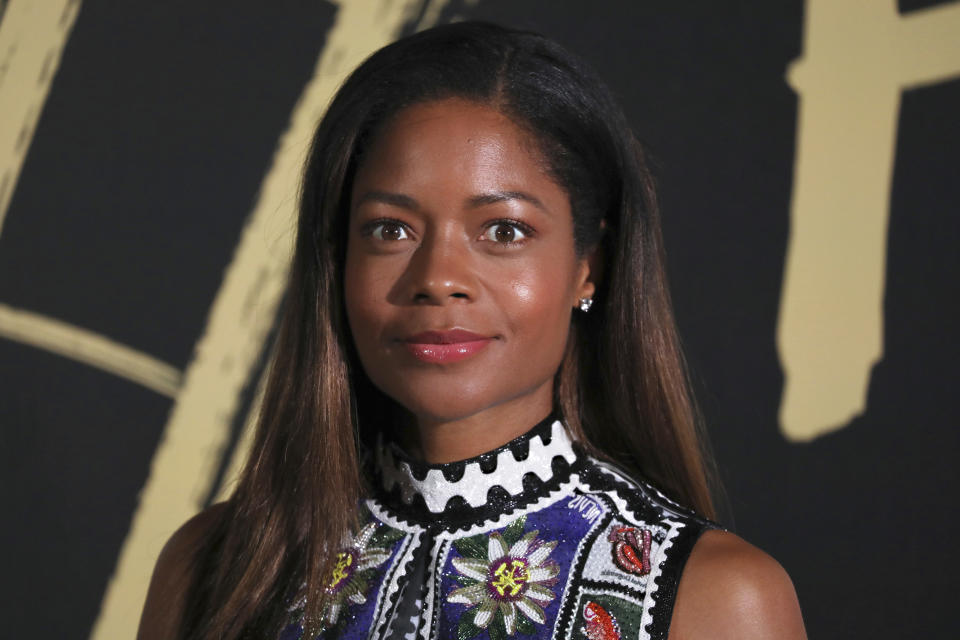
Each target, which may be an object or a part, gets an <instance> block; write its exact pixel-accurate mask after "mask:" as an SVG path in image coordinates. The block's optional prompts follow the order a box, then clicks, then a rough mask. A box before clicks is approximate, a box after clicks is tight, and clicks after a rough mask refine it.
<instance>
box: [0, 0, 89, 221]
mask: <svg viewBox="0 0 960 640" xmlns="http://www.w3.org/2000/svg"><path fill="white" fill-rule="evenodd" d="M79 10H80V0H44V1H43V2H36V1H34V0H10V2H8V3H7V7H6V9H5V10H4V12H3V20H2V22H0V114H3V116H2V117H0V233H2V232H3V221H4V219H5V218H6V215H7V208H8V207H9V206H10V199H11V198H12V197H13V190H14V187H16V184H17V179H18V178H19V177H20V169H21V168H22V167H23V160H24V158H26V156H27V149H29V148H30V142H31V141H32V140H33V132H34V130H35V129H36V126H37V120H39V119H40V113H41V112H42V111H43V105H44V103H45V102H46V100H47V94H49V93H50V85H51V84H52V83H53V77H54V76H55V75H56V73H57V68H58V67H59V66H60V57H61V55H62V53H63V47H64V45H65V44H66V42H67V38H69V37H70V31H71V30H72V29H73V25H74V23H75V22H76V19H77V13H78V12H79Z"/></svg>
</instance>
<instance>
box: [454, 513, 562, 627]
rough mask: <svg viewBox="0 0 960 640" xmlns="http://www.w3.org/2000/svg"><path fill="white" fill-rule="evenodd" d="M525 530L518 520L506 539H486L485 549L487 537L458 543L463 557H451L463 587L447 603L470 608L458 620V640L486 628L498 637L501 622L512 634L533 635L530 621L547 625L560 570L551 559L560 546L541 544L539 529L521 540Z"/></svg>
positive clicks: (499, 537) (554, 543)
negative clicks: (551, 588) (551, 554)
mask: <svg viewBox="0 0 960 640" xmlns="http://www.w3.org/2000/svg"><path fill="white" fill-rule="evenodd" d="M522 532H523V519H520V520H517V521H515V522H513V523H511V525H510V526H509V527H507V529H506V530H505V531H504V534H503V535H501V534H500V533H499V532H494V533H491V534H490V535H489V536H487V537H486V545H484V544H483V538H484V536H474V537H473V538H468V539H466V540H462V541H459V544H457V550H458V551H460V554H461V557H457V558H453V566H454V568H455V569H456V570H457V572H459V574H460V575H461V576H462V577H461V578H460V582H461V584H462V585H463V586H461V587H460V588H458V589H454V590H453V591H451V592H450V595H449V596H447V600H448V601H449V602H452V603H456V604H465V605H467V606H468V607H469V608H468V609H467V611H465V612H464V613H463V615H462V616H461V618H460V628H459V630H458V636H459V637H461V638H470V637H473V636H474V635H476V634H478V633H479V632H480V630H482V629H488V628H489V629H490V635H491V637H494V636H495V635H500V634H499V633H497V632H496V631H494V629H497V630H498V631H499V629H500V625H501V624H502V625H503V627H502V629H503V631H505V632H506V634H507V635H509V636H512V635H513V634H514V633H515V632H516V631H517V630H520V631H521V632H522V633H532V632H533V631H534V629H533V628H532V624H531V622H532V623H536V624H543V623H544V622H546V616H545V614H544V611H543V609H544V607H546V606H547V605H548V604H549V603H550V601H552V600H553V599H554V598H555V597H556V596H555V594H554V593H553V591H551V590H550V588H549V587H551V586H553V585H554V584H556V582H557V575H558V574H559V572H560V568H559V567H558V566H557V563H556V562H555V561H554V560H552V559H548V558H549V555H550V553H551V552H552V551H553V550H554V549H555V548H556V546H557V543H556V542H555V541H554V542H544V541H542V540H540V539H539V538H538V537H537V535H538V533H539V532H538V531H531V532H529V533H526V534H525V535H523V536H522V537H519V536H520V534H521V533H522ZM517 538H519V539H517ZM484 547H485V548H484Z"/></svg>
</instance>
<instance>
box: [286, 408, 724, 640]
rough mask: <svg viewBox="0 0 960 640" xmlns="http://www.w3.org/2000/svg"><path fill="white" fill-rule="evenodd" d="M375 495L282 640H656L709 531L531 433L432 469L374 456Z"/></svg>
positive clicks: (553, 437) (556, 427)
mask: <svg viewBox="0 0 960 640" xmlns="http://www.w3.org/2000/svg"><path fill="white" fill-rule="evenodd" d="M376 472H377V476H378V477H377V481H378V484H379V486H380V489H379V490H378V492H377V495H375V496H374V497H373V498H371V499H368V500H366V501H364V505H363V507H362V510H363V514H362V515H363V521H364V522H365V524H364V525H363V527H362V529H361V530H360V531H358V532H357V534H356V536H355V537H354V539H353V541H352V542H351V543H350V544H348V545H346V546H345V547H344V548H343V549H342V550H340V551H339V552H338V555H337V557H336V564H335V567H334V571H333V575H332V576H331V577H330V580H329V582H328V587H327V589H328V594H329V595H330V598H329V601H328V605H327V607H326V610H325V611H324V615H323V620H322V621H321V622H320V623H319V625H315V626H317V627H318V628H316V629H310V630H308V631H305V630H304V626H305V625H304V622H303V620H302V615H303V608H304V603H305V598H304V597H303V595H302V594H300V595H298V597H296V598H294V599H293V600H292V601H291V603H290V605H289V611H290V620H289V624H288V625H287V626H286V627H285V628H284V629H283V631H282V632H281V634H280V638H281V639H282V640H308V639H310V638H323V639H324V640H333V639H334V638H343V639H359V638H376V639H388V638H389V639H398V640H400V639H409V640H433V639H443V640H446V639H447V638H451V639H454V638H455V639H457V640H468V639H471V638H478V639H483V640H486V639H488V638H489V639H491V640H505V639H508V638H511V639H513V638H515V639H517V640H527V639H530V638H556V639H560V638H563V639H570V638H577V639H587V640H617V639H621V638H624V639H625V638H631V639H648V638H649V639H658V640H662V639H664V638H666V637H667V633H668V630H669V625H670V617H671V614H672V612H673V603H674V598H675V596H676V589H677V583H678V582H679V579H680V573H681V571H682V570H683V565H684V563H685V562H686V559H687V557H688V556H689V554H690V551H691V549H692V548H693V545H694V543H695V542H696V541H697V539H698V538H699V536H700V534H701V533H702V532H703V531H704V530H706V529H708V528H714V527H716V525H714V524H713V523H710V522H708V521H706V520H703V519H701V518H699V517H698V516H696V515H695V514H693V513H692V512H690V511H689V510H687V509H685V508H683V507H681V506H679V505H677V504H676V503H674V502H672V501H670V500H669V499H667V498H666V497H665V496H664V495H663V494H661V493H660V492H659V491H657V490H656V489H655V488H654V487H652V486H651V485H649V484H648V483H646V482H644V481H642V480H638V479H634V478H630V477H628V476H627V475H625V474H624V473H623V472H621V471H619V470H617V469H616V468H614V467H613V466H611V465H608V464H605V463H602V462H600V461H598V460H596V459H594V458H591V457H589V456H587V455H584V454H583V453H582V452H581V451H580V450H579V449H578V447H577V446H576V445H575V444H574V443H572V442H571V440H570V437H569V436H568V434H567V432H566V429H565V428H564V426H563V424H562V423H561V422H559V421H557V420H554V419H553V418H548V419H547V420H545V421H543V422H541V423H540V424H538V425H537V426H535V427H534V428H533V429H531V430H530V431H529V432H527V433H526V434H524V435H523V436H521V437H519V438H517V439H516V440H514V441H512V442H510V443H508V444H506V445H504V446H503V447H500V448H499V449H496V450H494V451H491V452H489V453H486V454H483V455H481V456H478V457H476V458H471V459H469V460H464V461H461V462H454V463H450V464H442V465H427V464H424V463H421V462H417V461H414V460H411V459H409V458H408V457H407V456H405V455H404V453H403V452H402V451H400V450H399V449H398V448H397V447H396V446H394V445H387V446H383V447H381V448H380V450H379V451H378V452H377V471H376Z"/></svg>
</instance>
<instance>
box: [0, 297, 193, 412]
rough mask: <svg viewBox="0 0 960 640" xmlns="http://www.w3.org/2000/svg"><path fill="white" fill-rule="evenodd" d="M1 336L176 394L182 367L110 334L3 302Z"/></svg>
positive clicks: (166, 392) (0, 320) (166, 393)
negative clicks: (132, 346)
mask: <svg viewBox="0 0 960 640" xmlns="http://www.w3.org/2000/svg"><path fill="white" fill-rule="evenodd" d="M0 337H3V338H6V339H8V340H14V341H16V342H22V343H23V344H28V345H30V346H32V347H37V348H39V349H45V350H47V351H50V352H52V353H56V354H58V355H61V356H65V357H67V358H70V359H72V360H76V361H78V362H82V363H84V364H86V365H89V366H91V367H95V368H97V369H101V370H103V371H107V372H108V373H112V374H114V375H117V376H119V377H121V378H126V379H127V380H130V381H131V382H135V383H137V384H141V385H143V386H145V387H147V388H148V389H152V390H153V391H156V392H157V393H160V394H163V395H165V396H170V397H171V398H172V397H175V396H176V395H177V390H178V389H179V388H180V377H181V376H180V370H179V369H177V368H176V367H174V366H173V365H169V364H167V363H166V362H161V361H160V360H157V359H156V358H153V357H151V356H148V355H147V354H145V353H142V352H140V351H137V350H135V349H131V348H130V347H127V346H125V345H122V344H120V343H118V342H115V341H113V340H111V339H110V338H107V337H106V336H103V335H100V334H98V333H94V332H93V331H88V330H86V329H83V328H81V327H77V326H74V325H71V324H67V323H66V322H61V321H60V320H56V319H54V318H48V317H46V316H42V315H40V314H38V313H33V312H31V311H24V310H22V309H15V308H13V307H10V306H8V305H5V304H3V303H0Z"/></svg>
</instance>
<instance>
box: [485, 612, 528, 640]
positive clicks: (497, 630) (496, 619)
mask: <svg viewBox="0 0 960 640" xmlns="http://www.w3.org/2000/svg"><path fill="white" fill-rule="evenodd" d="M517 617H518V618H519V617H520V616H517ZM487 631H489V632H490V640H506V638H507V627H506V625H505V624H504V622H503V612H501V611H499V610H498V611H497V612H496V613H495V614H494V616H493V620H491V621H490V626H489V627H487Z"/></svg>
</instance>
